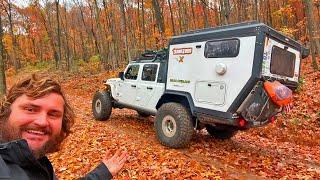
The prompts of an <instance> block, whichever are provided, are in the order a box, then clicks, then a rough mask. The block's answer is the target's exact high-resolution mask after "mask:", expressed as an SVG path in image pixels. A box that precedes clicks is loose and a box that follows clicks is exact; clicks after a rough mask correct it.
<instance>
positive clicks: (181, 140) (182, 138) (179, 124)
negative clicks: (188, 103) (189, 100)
mask: <svg viewBox="0 0 320 180" xmlns="http://www.w3.org/2000/svg"><path fill="white" fill-rule="evenodd" d="M154 125H155V129H156V135H157V138H158V139H159V141H160V143H161V144H163V145H165V146H168V147H172V148H182V147H186V146H187V145H189V143H190V140H191V138H192V135H193V123H192V118H191V115H190V113H189V111H188V110H187V109H186V108H185V107H184V106H183V105H181V104H178V103H166V104H163V105H162V106H161V107H160V108H159V109H158V112H157V115H156V118H155V123H154Z"/></svg>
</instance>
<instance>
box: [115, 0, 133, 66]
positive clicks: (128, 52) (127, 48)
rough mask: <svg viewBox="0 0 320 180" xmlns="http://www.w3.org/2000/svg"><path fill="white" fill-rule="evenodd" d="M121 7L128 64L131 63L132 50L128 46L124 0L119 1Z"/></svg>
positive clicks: (122, 28) (122, 29)
mask: <svg viewBox="0 0 320 180" xmlns="http://www.w3.org/2000/svg"><path fill="white" fill-rule="evenodd" d="M118 2H119V6H120V11H121V32H122V33H123V34H124V36H125V37H124V46H125V49H126V55H127V57H126V60H127V62H129V61H131V55H130V50H129V45H128V32H127V21H126V12H125V9H124V3H123V0H118Z"/></svg>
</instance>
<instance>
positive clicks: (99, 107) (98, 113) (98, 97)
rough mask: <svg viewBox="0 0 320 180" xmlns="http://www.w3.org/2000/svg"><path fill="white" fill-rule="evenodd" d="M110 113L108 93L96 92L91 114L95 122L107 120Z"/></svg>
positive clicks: (110, 103) (110, 99)
mask: <svg viewBox="0 0 320 180" xmlns="http://www.w3.org/2000/svg"><path fill="white" fill-rule="evenodd" d="M111 111H112V98H111V95H110V92H107V91H102V92H101V91H97V92H96V93H95V94H94V96H93V100H92V113H93V116H94V118H95V119H96V120H99V121H105V120H108V119H109V117H110V115H111Z"/></svg>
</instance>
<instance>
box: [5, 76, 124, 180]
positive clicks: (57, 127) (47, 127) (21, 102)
mask: <svg viewBox="0 0 320 180" xmlns="http://www.w3.org/2000/svg"><path fill="white" fill-rule="evenodd" d="M73 123H74V113H73V110H72V108H71V107H70V105H69V103H68V102H67V100H66V98H65V96H64V94H63V92H62V89H61V87H60V85H59V83H57V82H56V81H54V80H51V79H48V78H38V77H36V76H35V75H32V76H31V77H30V78H27V79H25V80H22V81H20V82H18V83H16V84H15V85H13V86H12V87H11V89H10V90H9V91H8V93H7V95H6V97H5V98H4V100H3V101H2V102H1V104H0V141H1V144H0V179H17V180H22V179H37V180H42V179H45V180H52V179H56V176H55V174H54V171H53V167H52V165H51V163H50V161H49V160H48V158H47V157H46V154H48V153H52V152H56V151H58V150H59V147H60V144H61V142H62V141H63V140H64V139H65V138H66V137H67V136H68V135H69V134H70V128H71V126H72V125H73ZM109 157H110V156H109V153H107V154H106V156H105V158H103V159H102V162H101V163H100V164H99V165H98V166H97V167H96V168H95V169H94V170H93V171H91V172H90V173H88V174H87V175H86V176H85V177H83V178H84V179H111V178H112V177H113V176H114V175H116V174H117V173H118V172H119V171H120V169H121V168H122V167H123V165H124V163H125V162H126V161H127V159H128V154H127V152H121V151H120V150H118V151H117V152H116V153H115V154H114V155H113V156H112V157H111V158H109Z"/></svg>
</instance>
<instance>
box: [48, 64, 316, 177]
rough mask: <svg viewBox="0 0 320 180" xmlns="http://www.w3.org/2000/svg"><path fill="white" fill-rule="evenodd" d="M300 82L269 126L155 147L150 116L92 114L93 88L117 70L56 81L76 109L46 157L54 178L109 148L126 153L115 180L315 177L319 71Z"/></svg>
mask: <svg viewBox="0 0 320 180" xmlns="http://www.w3.org/2000/svg"><path fill="white" fill-rule="evenodd" d="M303 68H304V69H303V70H304V71H303V73H302V76H303V77H304V79H305V84H304V86H303V88H302V90H301V92H300V93H299V94H294V98H295V101H294V107H293V109H292V111H291V113H289V114H282V115H280V116H279V117H278V118H277V120H276V122H275V123H274V124H269V125H268V126H266V127H262V128H256V129H250V130H248V131H244V132H239V133H238V134H237V135H236V136H235V137H233V138H232V139H230V140H226V141H221V140H216V139H213V138H211V137H210V136H209V135H208V133H207V132H206V131H203V130H202V131H199V132H197V133H196V134H195V136H194V137H193V139H192V142H191V145H190V147H189V148H185V149H179V150H176V149H169V148H167V147H164V146H162V145H160V143H159V142H158V140H157V139H156V136H155V132H154V130H153V122H152V121H153V117H149V118H141V117H139V116H138V115H137V113H136V112H135V111H131V110H127V109H121V110H119V109H115V110H113V112H112V115H111V119H110V120H108V121H95V120H94V119H93V116H92V114H91V98H92V96H93V93H94V92H95V91H96V90H98V89H101V88H102V83H101V82H102V80H104V79H107V77H110V76H114V75H115V74H116V73H101V74H98V75H94V76H83V77H80V78H76V77H75V76H70V77H69V76H68V78H65V79H62V78H61V82H62V83H63V87H64V89H65V90H66V94H67V97H68V99H69V100H70V101H71V103H72V105H73V106H74V108H75V112H76V114H77V118H76V122H75V125H74V127H73V128H72V134H71V135H70V136H69V137H68V138H67V139H66V140H65V141H64V143H63V145H62V149H61V150H60V151H59V152H56V153H53V154H51V155H50V157H49V158H50V160H51V161H52V162H53V164H54V168H55V171H56V173H57V175H58V177H59V179H76V178H79V177H81V176H83V175H85V174H86V173H87V172H89V171H90V170H92V169H93V168H95V167H96V166H97V165H98V164H99V163H100V162H101V159H102V157H103V156H104V154H105V152H106V150H107V149H109V150H111V151H112V152H113V153H114V152H115V151H116V150H117V149H119V148H121V149H125V150H127V151H128V152H129V154H130V158H129V160H128V162H127V163H126V164H125V166H124V168H123V169H122V171H121V172H120V173H119V174H118V175H117V176H116V177H115V179H220V178H222V179H225V178H226V179H259V178H263V177H265V178H274V179H279V178H281V179H295V178H297V179H316V178H318V177H320V155H319V154H320V100H319V99H320V78H319V77H320V72H311V70H310V69H308V67H303Z"/></svg>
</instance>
